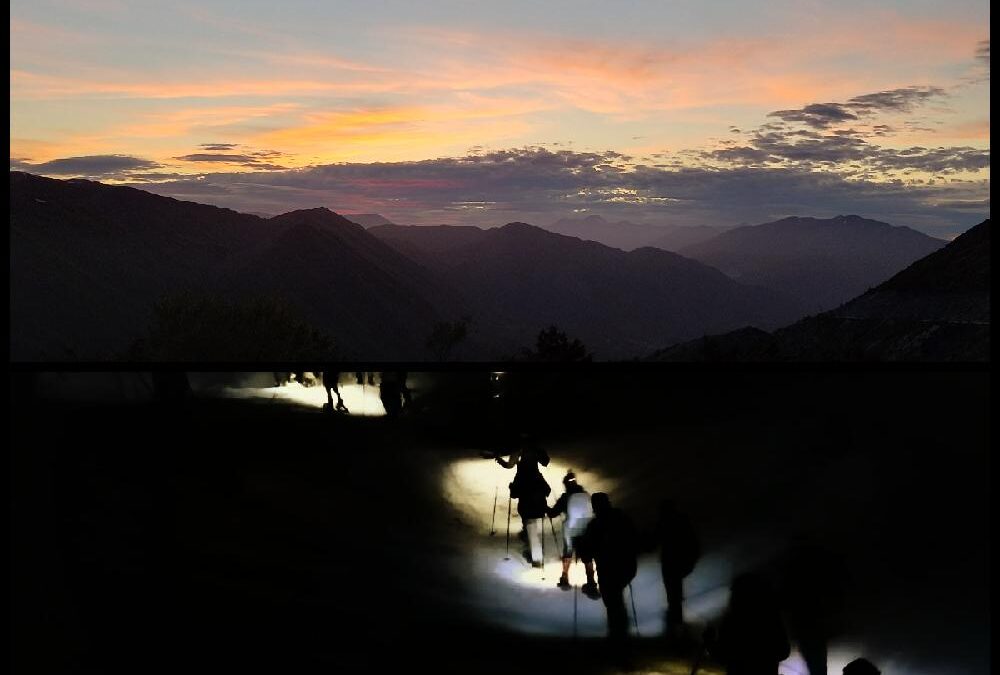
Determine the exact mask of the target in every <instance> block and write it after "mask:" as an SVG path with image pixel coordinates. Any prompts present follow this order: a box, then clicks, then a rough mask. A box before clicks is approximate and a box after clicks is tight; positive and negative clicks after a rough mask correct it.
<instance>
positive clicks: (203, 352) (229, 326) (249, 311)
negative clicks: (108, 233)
mask: <svg viewBox="0 0 1000 675" xmlns="http://www.w3.org/2000/svg"><path fill="white" fill-rule="evenodd" d="M128 357H129V358H131V359H135V360H140V361H311V362H313V363H316V362H319V363H323V362H326V361H333V360H336V359H337V352H336V349H335V348H334V343H333V339H332V338H330V337H329V336H327V335H325V334H324V333H322V332H321V331H319V330H318V329H316V328H315V327H314V326H312V325H311V324H310V323H309V322H307V321H306V320H305V319H304V318H302V316H301V315H300V314H299V313H298V312H296V311H295V310H294V309H293V308H292V307H291V306H289V305H288V304H286V303H285V302H284V301H283V300H281V299H280V298H277V297H255V298H248V299H242V300H239V301H229V300H224V299H221V298H216V297H211V296H205V295H195V294H190V293H185V294H180V295H175V296H171V297H168V298H165V299H163V300H161V301H160V302H158V303H157V304H156V305H155V306H154V308H153V322H152V326H151V328H150V331H149V333H148V335H147V336H146V337H144V338H141V339H139V340H137V341H136V342H135V344H133V345H132V348H131V349H130V351H129V354H128Z"/></svg>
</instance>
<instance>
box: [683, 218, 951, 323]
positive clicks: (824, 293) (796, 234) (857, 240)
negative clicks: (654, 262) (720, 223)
mask: <svg viewBox="0 0 1000 675" xmlns="http://www.w3.org/2000/svg"><path fill="white" fill-rule="evenodd" d="M945 243H946V242H944V241H943V240H940V239H935V238H933V237H928V236H927V235H926V234H923V233H921V232H917V231H916V230H912V229H910V228H908V227H894V226H892V225H889V224H888V223H882V222H879V221H876V220H868V219H865V218H861V217H859V216H838V217H836V218H829V219H826V220H820V219H816V218H785V219H783V220H778V221H775V222H773V223H765V224H763V225H753V226H746V227H738V228H735V229H733V230H730V231H728V232H724V233H722V234H720V235H718V236H716V237H713V238H711V239H708V240H705V241H702V242H700V243H696V244H691V245H689V246H685V247H683V248H681V249H679V251H678V252H679V253H680V254H681V255H684V256H687V257H689V258H694V259H695V260H699V261H701V262H703V263H705V264H706V265H711V266H712V267H716V268H718V269H719V270H722V271H723V272H724V273H725V274H727V275H729V276H730V277H732V278H733V279H736V280H737V281H740V282H742V283H747V284H753V285H757V286H764V287H765V288H770V289H773V290H776V291H780V292H782V293H786V294H789V295H791V296H793V297H795V298H796V299H797V300H798V301H799V302H800V303H801V307H802V310H803V314H806V313H816V312H821V311H825V310H828V309H832V308H834V307H836V306H838V305H840V304H841V303H843V302H846V301H847V300H849V299H851V298H853V297H854V296H856V295H859V294H861V293H864V292H865V291H866V290H868V289H869V288H871V287H872V286H875V285H877V284H880V283H882V282H883V281H885V280H886V279H888V278H889V277H891V276H892V275H893V274H895V273H896V272H898V271H899V270H901V269H903V268H904V267H906V266H907V265H909V264H910V263H912V262H914V261H916V260H919V259H920V258H922V257H924V256H926V255H928V254H929V253H932V252H934V251H936V250H938V249H939V248H941V247H942V246H944V245H945Z"/></svg>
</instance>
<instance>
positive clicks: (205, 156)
mask: <svg viewBox="0 0 1000 675" xmlns="http://www.w3.org/2000/svg"><path fill="white" fill-rule="evenodd" d="M174 159H179V160H182V161H185V162H228V163H230V164H253V163H254V162H256V161H257V159H256V158H255V157H250V156H248V155H226V154H213V153H203V152H199V153H194V154H191V155H181V156H180V157H174Z"/></svg>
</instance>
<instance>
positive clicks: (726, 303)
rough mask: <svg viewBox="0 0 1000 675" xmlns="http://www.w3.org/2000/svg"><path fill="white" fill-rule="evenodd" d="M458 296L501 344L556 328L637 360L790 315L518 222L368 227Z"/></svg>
mask: <svg viewBox="0 0 1000 675" xmlns="http://www.w3.org/2000/svg"><path fill="white" fill-rule="evenodd" d="M371 232H372V233H373V234H375V235H376V236H382V237H385V240H386V241H387V242H389V243H392V244H393V245H396V246H399V250H400V251H401V252H410V253H411V254H412V255H414V257H416V258H417V259H419V260H421V261H422V262H423V263H424V264H425V265H427V266H428V267H429V268H430V269H432V270H433V271H434V272H436V273H437V274H439V275H440V276H441V277H442V278H444V279H446V280H448V281H449V282H450V283H451V285H452V286H453V287H454V288H456V289H461V291H462V293H463V295H464V296H465V297H466V298H467V299H468V300H469V301H470V304H471V305H472V306H473V307H475V308H476V309H477V315H478V316H480V317H483V318H484V320H490V319H493V320H497V321H500V322H501V323H502V324H503V325H504V326H505V329H504V331H503V333H504V334H507V335H509V336H510V337H509V338H508V340H507V342H506V344H507V345H509V346H510V347H515V346H516V345H521V346H524V345H530V344H531V343H532V341H533V340H534V337H535V336H536V335H537V333H538V331H539V330H540V329H541V328H544V327H546V326H548V325H550V324H555V325H557V326H559V327H560V328H561V329H563V330H565V331H566V332H567V333H569V334H570V335H572V336H574V337H577V338H579V339H581V340H582V341H583V342H584V343H585V344H586V345H587V346H588V347H589V348H590V349H591V350H592V351H593V352H594V353H595V355H597V356H598V357H600V358H627V357H630V356H635V355H636V354H642V353H643V351H644V350H646V351H648V350H650V349H653V348H655V347H652V346H651V344H652V341H654V340H656V339H657V338H666V339H668V340H683V339H686V338H685V337H684V336H687V337H691V336H694V335H701V334H704V331H705V328H706V327H708V326H721V325H728V326H731V327H735V326H738V325H743V324H744V323H753V324H756V325H761V326H772V327H774V326H778V325H781V324H782V323H784V322H787V321H789V320H791V319H792V318H793V317H795V316H797V314H796V306H795V303H794V302H791V301H789V300H788V299H787V298H785V297H783V296H782V295H781V294H779V293H775V292H772V291H769V290H767V289H763V288H756V287H749V286H744V285H742V284H738V283H736V282H734V281H733V280H732V279H729V278H728V277H726V276H725V275H724V274H722V273H720V272H719V271H718V270H715V269H712V268H711V267H708V266H706V265H703V264H701V263H699V262H696V261H694V260H689V259H686V258H683V257H681V256H679V255H677V254H675V253H669V252H667V251H662V250H659V249H655V248H648V247H647V248H641V249H637V250H634V251H631V252H628V253H626V252H624V251H621V250H618V249H614V248H610V247H608V246H604V245H602V244H598V243H596V242H592V241H582V240H580V239H577V238H574V237H566V236H562V235H557V234H553V233H551V232H547V231H545V230H543V229H541V228H538V227H534V226H532V225H528V224H525V223H510V224H507V225H504V226H503V227H499V228H493V229H489V230H480V229H478V228H468V227H447V226H440V227H409V228H395V229H392V228H375V229H373V230H372V231H371Z"/></svg>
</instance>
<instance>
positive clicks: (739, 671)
mask: <svg viewBox="0 0 1000 675" xmlns="http://www.w3.org/2000/svg"><path fill="white" fill-rule="evenodd" d="M712 642H713V645H712V648H711V650H710V651H711V652H712V654H713V655H714V656H715V657H716V658H717V659H719V660H720V661H721V662H722V663H723V664H725V665H726V672H727V673H728V675H776V674H777V672H778V664H779V663H780V662H781V661H784V660H785V659H787V658H788V656H789V654H790V653H791V646H790V645H789V643H788V635H787V633H786V632H785V627H784V625H783V624H782V622H781V614H780V613H779V611H778V605H777V602H776V601H775V598H774V594H773V592H772V590H771V586H770V584H769V583H768V581H767V579H766V578H764V577H763V576H761V575H760V574H757V573H746V574H742V575H740V576H739V577H737V578H736V579H735V580H734V581H733V585H732V587H731V593H730V597H729V609H728V610H727V612H726V614H725V616H724V617H723V619H722V625H721V627H720V628H719V632H718V636H717V638H716V639H714V640H712Z"/></svg>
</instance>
